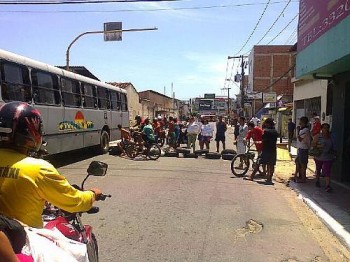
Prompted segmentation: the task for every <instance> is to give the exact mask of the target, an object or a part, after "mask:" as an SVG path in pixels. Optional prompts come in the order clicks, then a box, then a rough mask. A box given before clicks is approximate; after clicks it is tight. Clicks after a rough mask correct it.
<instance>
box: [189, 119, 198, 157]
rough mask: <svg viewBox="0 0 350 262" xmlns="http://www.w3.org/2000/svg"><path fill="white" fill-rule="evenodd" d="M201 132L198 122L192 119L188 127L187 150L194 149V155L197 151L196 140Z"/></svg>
mask: <svg viewBox="0 0 350 262" xmlns="http://www.w3.org/2000/svg"><path fill="white" fill-rule="evenodd" d="M200 131H201V125H200V123H198V122H197V121H195V119H194V117H193V116H192V117H190V119H189V122H188V126H187V148H188V149H190V148H191V147H192V149H193V153H194V151H195V150H196V140H197V135H198V134H199V133H200Z"/></svg>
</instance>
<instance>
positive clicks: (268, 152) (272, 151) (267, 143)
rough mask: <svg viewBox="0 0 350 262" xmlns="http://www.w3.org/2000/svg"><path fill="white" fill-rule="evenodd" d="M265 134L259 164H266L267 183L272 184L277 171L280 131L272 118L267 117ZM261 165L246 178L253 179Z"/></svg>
mask: <svg viewBox="0 0 350 262" xmlns="http://www.w3.org/2000/svg"><path fill="white" fill-rule="evenodd" d="M263 129H264V132H263V135H262V152H261V155H260V160H259V165H260V164H261V165H264V166H265V165H266V169H267V174H266V182H265V184H267V185H271V184H272V177H273V174H274V172H275V165H276V160H277V138H278V133H277V131H276V129H275V123H274V121H273V119H272V118H267V119H266V120H265V121H264V123H263ZM259 165H256V167H255V169H254V170H253V173H252V174H251V175H250V176H248V177H247V178H245V179H246V180H251V181H252V180H253V179H254V176H255V174H256V173H257V171H258V169H259Z"/></svg>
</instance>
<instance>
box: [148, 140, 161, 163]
mask: <svg viewBox="0 0 350 262" xmlns="http://www.w3.org/2000/svg"><path fill="white" fill-rule="evenodd" d="M161 154H162V150H161V149H160V146H159V145H158V144H156V143H153V144H151V145H150V146H149V147H148V149H147V156H148V158H149V159H151V160H157V159H158V158H159V157H160V155H161Z"/></svg>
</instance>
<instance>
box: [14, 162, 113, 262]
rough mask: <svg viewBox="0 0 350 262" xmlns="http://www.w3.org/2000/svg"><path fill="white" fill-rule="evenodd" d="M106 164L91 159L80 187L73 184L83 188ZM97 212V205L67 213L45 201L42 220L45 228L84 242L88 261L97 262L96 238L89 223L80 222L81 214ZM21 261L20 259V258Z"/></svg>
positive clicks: (104, 172)
mask: <svg viewBox="0 0 350 262" xmlns="http://www.w3.org/2000/svg"><path fill="white" fill-rule="evenodd" d="M107 168H108V165H107V164H106V163H103V162H100V161H93V162H91V163H90V165H89V168H88V169H87V173H88V174H87V176H86V177H85V179H84V180H83V182H82V184H81V187H79V186H77V185H73V186H74V187H75V188H77V189H79V190H84V183H85V181H86V180H87V178H88V177H89V176H105V175H106V172H107ZM107 197H111V195H104V194H102V195H101V196H100V197H99V198H98V199H96V200H97V201H104V200H105V199H106V198H107ZM98 212H99V208H98V207H95V206H94V207H92V208H91V209H90V210H88V211H87V212H79V213H69V212H66V211H64V210H62V209H59V208H58V207H55V206H53V205H51V204H50V203H47V204H46V206H45V208H44V210H43V215H42V218H43V221H44V223H45V226H44V228H46V229H54V228H56V229H58V230H59V231H60V232H61V233H62V234H63V235H64V236H65V237H67V238H69V239H72V240H75V241H78V242H80V243H84V244H86V246H87V252H88V257H89V261H90V262H98V245H97V240H96V237H95V235H94V233H93V232H92V227H91V226H90V225H84V224H83V222H82V219H81V217H82V214H83V213H87V214H96V213H98ZM20 261H21V259H20Z"/></svg>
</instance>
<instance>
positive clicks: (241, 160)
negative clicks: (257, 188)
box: [231, 140, 264, 177]
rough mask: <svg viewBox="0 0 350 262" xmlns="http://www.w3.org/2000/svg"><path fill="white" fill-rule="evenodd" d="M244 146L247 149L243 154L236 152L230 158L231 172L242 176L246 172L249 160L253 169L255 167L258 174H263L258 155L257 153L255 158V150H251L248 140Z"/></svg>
mask: <svg viewBox="0 0 350 262" xmlns="http://www.w3.org/2000/svg"><path fill="white" fill-rule="evenodd" d="M246 147H247V151H246V152H245V153H244V154H237V155H235V157H234V158H233V159H232V162H231V172H232V174H234V175H235V176H238V177H242V176H244V175H245V174H246V173H247V172H248V170H249V168H250V163H251V162H252V169H253V170H254V169H255V168H256V167H257V168H258V173H259V174H260V175H262V174H264V170H263V168H262V166H261V164H259V160H260V156H259V155H258V156H257V157H256V158H255V152H251V144H250V140H249V141H248V143H247V145H246Z"/></svg>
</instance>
